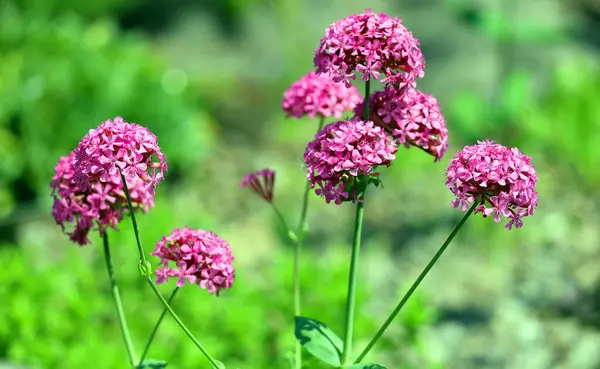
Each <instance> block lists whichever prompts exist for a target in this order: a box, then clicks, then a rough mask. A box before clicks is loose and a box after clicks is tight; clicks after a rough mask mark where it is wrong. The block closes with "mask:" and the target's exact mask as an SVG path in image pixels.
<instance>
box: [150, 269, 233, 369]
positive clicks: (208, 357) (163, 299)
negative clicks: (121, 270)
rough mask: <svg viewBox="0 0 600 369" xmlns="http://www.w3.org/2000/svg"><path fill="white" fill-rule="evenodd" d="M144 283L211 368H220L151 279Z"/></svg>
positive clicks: (218, 363)
mask: <svg viewBox="0 0 600 369" xmlns="http://www.w3.org/2000/svg"><path fill="white" fill-rule="evenodd" d="M146 282H148V284H149V285H150V287H152V291H154V293H155V294H156V297H158V299H159V300H160V302H162V304H163V306H164V307H165V309H166V310H167V311H168V312H169V314H171V316H172V317H173V319H175V322H177V324H178V325H179V327H181V329H182V330H183V332H185V334H186V335H187V336H188V337H189V338H190V340H192V342H194V344H195V345H196V347H198V349H199V350H200V351H201V352H202V353H203V354H204V356H205V357H206V358H207V359H208V361H210V363H211V364H212V366H213V367H214V368H222V367H223V364H222V363H220V362H219V361H217V360H215V359H214V358H213V357H212V356H211V355H210V354H209V353H208V351H206V349H205V348H204V346H202V344H201V343H200V341H198V339H197V338H196V337H194V335H193V334H192V332H191V331H190V330H189V329H188V327H186V326H185V324H184V323H183V321H181V319H180V318H179V316H177V314H176V313H175V311H174V310H173V309H172V308H171V305H169V303H168V302H167V300H165V298H164V296H163V295H162V294H161V293H160V291H159V290H158V288H157V287H156V285H155V284H154V282H153V281H152V278H150V277H149V276H146Z"/></svg>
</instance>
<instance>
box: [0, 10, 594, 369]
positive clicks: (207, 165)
mask: <svg viewBox="0 0 600 369" xmlns="http://www.w3.org/2000/svg"><path fill="white" fill-rule="evenodd" d="M365 7H371V8H373V9H374V10H375V11H386V12H388V13H389V14H393V15H399V16H401V17H402V18H403V19H404V21H405V23H406V24H407V26H408V27H409V28H410V29H411V30H412V31H413V33H414V34H415V35H416V36H417V37H419V39H420V40H421V44H422V47H423V52H424V54H425V56H426V57H427V70H426V77H425V78H424V79H423V80H422V81H419V86H420V88H422V89H423V90H425V91H427V92H429V93H432V94H434V95H435V96H436V97H437V98H438V100H439V101H440V103H441V105H442V112H443V113H444V114H445V116H446V121H447V124H448V129H449V132H450V150H449V153H448V156H447V157H446V158H445V159H444V160H443V161H442V163H439V164H434V163H432V160H430V158H429V157H427V156H425V155H423V153H422V152H419V151H416V150H401V151H400V152H399V153H398V159H397V161H396V163H395V165H394V166H392V167H391V168H389V169H388V170H386V171H385V172H383V175H382V179H383V184H384V187H383V189H378V190H377V191H372V193H371V194H370V195H369V200H368V201H369V203H368V205H367V207H366V212H365V230H364V246H363V247H362V251H361V252H362V255H361V265H360V268H359V272H360V283H359V288H360V291H359V304H358V309H357V318H356V319H357V321H356V333H355V337H356V342H355V343H354V347H355V349H356V350H360V349H361V348H362V347H364V345H366V344H367V342H368V340H369V338H370V336H371V335H372V334H373V333H374V332H375V330H376V329H377V328H378V327H379V325H380V324H381V322H382V321H383V320H384V319H385V317H386V316H387V314H389V312H390V311H391V310H392V309H393V307H394V306H395V304H396V302H397V299H398V298H399V297H400V296H401V295H402V294H403V293H404V292H405V290H406V288H407V287H408V286H409V285H410V283H411V282H412V281H413V280H414V278H415V277H416V276H417V275H418V273H419V272H420V271H421V270H422V268H423V266H424V265H425V264H426V263H427V261H428V260H429V258H430V257H431V255H432V254H433V253H434V252H435V250H436V249H437V247H438V246H439V244H440V243H441V242H442V241H443V239H444V238H445V237H446V236H447V234H448V232H450V230H451V229H452V228H453V227H454V225H455V223H456V222H457V221H458V218H459V217H460V214H459V212H458V211H457V210H456V209H452V208H451V207H450V206H449V202H450V200H451V196H450V194H449V192H448V191H447V190H446V189H445V187H444V167H445V165H446V164H447V162H448V160H449V158H450V156H451V154H452V153H453V152H455V151H456V150H458V149H459V148H460V147H461V146H462V145H464V144H473V143H474V142H475V141H476V140H478V139H484V138H490V139H494V140H497V141H498V142H500V143H502V144H504V145H506V146H518V147H519V148H520V149H521V150H522V151H523V152H524V153H525V154H527V155H529V156H531V157H532V158H533V163H534V165H535V166H536V169H537V171H538V175H539V176H540V180H539V192H540V207H539V209H538V210H537V212H536V215H535V216H534V217H531V218H530V219H526V223H525V226H524V227H523V228H522V229H520V230H519V231H511V232H506V231H505V230H504V229H503V228H502V226H499V225H497V224H494V223H493V222H492V221H491V220H490V219H487V220H482V219H480V218H479V217H474V218H473V219H471V220H470V221H469V223H468V225H467V226H466V227H465V229H464V230H463V231H461V233H460V234H459V235H458V236H457V239H456V240H455V241H454V243H453V245H452V246H451V247H450V249H449V250H448V252H447V254H445V255H444V257H443V258H442V260H440V262H439V263H438V265H437V266H436V268H434V270H433V271H432V272H431V274H430V275H429V276H428V277H427V279H426V280H425V281H424V283H423V285H422V287H420V289H419V293H418V294H417V296H415V297H414V298H413V299H412V300H411V302H410V303H409V304H407V306H406V308H405V310H403V312H402V313H401V314H400V315H399V316H398V318H397V321H395V322H394V324H392V325H391V326H390V329H389V331H388V332H387V333H386V334H385V335H384V336H383V338H382V340H381V342H380V343H379V344H378V345H377V347H376V349H375V350H373V351H372V352H371V353H370V354H369V357H368V359H369V360H370V361H374V362H381V363H385V364H387V365H388V366H389V367H390V368H402V369H412V368H420V369H422V368H430V369H441V368H448V369H453V368H460V369H471V368H473V369H476V368H477V369H480V368H490V369H491V368H519V369H520V368H527V369H547V368H561V369H567V368H569V369H595V368H597V367H598V365H600V354H598V352H597V347H598V345H600V315H599V314H598V311H600V303H598V301H600V299H599V298H598V296H600V271H599V269H598V268H597V265H598V262H600V250H599V249H598V244H600V231H599V230H598V228H597V224H598V222H600V203H599V202H598V189H599V187H600V183H599V180H600V178H599V177H598V176H599V174H598V173H599V172H598V171H597V170H596V168H597V167H598V166H599V165H600V147H599V146H598V145H595V142H596V141H597V139H598V135H599V134H600V107H599V106H598V104H597V103H596V101H598V100H599V99H600V68H599V67H598V66H599V62H598V61H599V60H600V59H599V56H598V50H594V49H590V48H589V45H598V43H597V42H596V41H595V40H597V35H595V34H594V33H593V32H592V31H589V29H592V30H593V29H594V27H593V24H595V23H593V20H594V19H595V18H594V17H595V14H597V12H596V10H594V9H596V7H595V6H594V2H593V0H572V1H570V2H560V1H555V0H535V1H533V0H531V1H530V0H506V1H504V0H503V1H500V0H498V1H483V0H444V1H442V0H427V1H423V0H412V1H406V2H401V3H393V4H391V3H389V2H384V1H383V0H380V1H369V2H364V1H360V0H330V1H328V2H321V1H316V0H308V1H295V0H283V1H267V2H263V1H257V0H207V1H200V2H190V1H188V0H177V1H175V0H173V1H166V0H162V1H150V0H109V1H104V2H77V1H74V0H71V1H62V2H58V1H55V0H20V1H16V0H13V1H8V2H6V1H4V2H2V3H1V4H0V239H3V240H9V242H7V243H5V244H4V245H2V246H0V260H2V261H3V268H0V278H1V280H2V281H3V282H2V284H0V302H1V303H0V366H1V365H2V364H1V362H2V361H3V360H4V361H8V362H9V363H15V364H26V365H28V366H29V367H31V368H51V369H53V368H82V367H86V366H89V363H90V362H93V363H95V365H96V363H98V364H97V365H98V366H100V365H101V367H102V368H120V367H122V366H123V364H124V363H125V360H126V354H125V350H124V347H123V345H122V343H121V339H120V333H119V331H118V325H117V322H116V317H115V314H114V311H113V310H114V307H113V305H112V302H111V300H110V298H109V290H108V288H109V287H108V283H107V280H106V279H107V276H106V271H105V270H104V267H103V263H102V255H101V249H100V248H99V247H97V246H98V242H97V241H98V240H96V242H95V243H94V245H92V246H91V247H87V248H83V249H80V248H77V247H75V246H73V245H70V244H68V243H67V241H66V237H64V235H62V234H61V233H60V230H59V229H58V227H56V226H55V225H54V224H53V223H52V220H51V219H50V217H49V215H48V213H49V211H48V201H49V197H48V196H47V195H48V193H49V189H48V188H47V183H48V182H49V180H50V177H51V175H52V168H53V166H54V164H55V163H56V161H57V160H58V157H59V156H60V155H64V154H66V153H67V152H68V151H69V150H72V149H73V147H74V146H75V144H76V143H77V141H78V140H79V139H80V138H81V137H82V136H83V134H85V132H86V131H87V130H88V129H90V128H92V127H94V126H96V125H97V124H98V123H99V122H100V121H101V120H105V119H108V118H111V117H114V116H115V115H117V114H118V115H122V116H124V117H125V118H126V119H127V120H130V121H134V122H138V123H140V124H143V125H145V126H148V127H149V128H150V129H151V130H152V131H153V132H155V133H156V134H157V135H158V136H159V143H160V144H161V147H162V149H163V151H164V152H165V153H166V154H167V156H168V160H169V167H170V168H169V172H168V175H167V179H166V181H164V184H161V187H160V188H159V191H158V194H157V196H158V197H157V204H156V208H155V209H153V210H152V211H151V212H150V213H149V214H147V215H145V216H143V217H141V219H140V220H139V221H140V225H141V230H142V237H143V240H144V244H145V245H146V248H147V249H148V250H149V249H151V247H152V246H151V245H153V244H154V243H155V242H156V241H157V240H158V239H159V238H160V237H161V236H162V235H163V234H166V233H168V232H170V231H171V230H172V228H174V227H178V226H183V225H189V226H195V227H202V228H206V229H210V230H214V231H216V232H217V233H218V234H219V235H221V236H222V237H224V238H225V239H227V240H228V241H229V242H230V243H231V245H232V247H233V249H234V254H235V257H236V262H235V263H236V264H235V267H236V271H237V279H236V282H235V284H234V288H233V289H232V290H230V291H225V292H224V293H223V295H222V296H221V297H219V298H218V299H216V298H214V296H209V295H208V294H207V293H205V292H204V291H200V290H199V289H193V288H189V289H188V288H185V289H184V290H183V291H182V293H181V294H180V295H179V296H178V297H177V299H176V302H175V309H176V310H177V311H178V312H179V313H180V314H181V316H182V317H183V319H184V321H186V322H189V325H190V327H191V329H192V331H193V332H194V333H197V335H198V336H199V338H200V340H201V341H202V342H203V344H204V345H205V346H206V347H207V348H208V349H209V350H210V352H211V353H212V354H213V355H214V356H215V357H217V358H218V359H220V360H222V361H224V362H225V363H226V364H227V366H228V367H229V368H237V367H239V368H242V369H243V368H254V367H256V368H265V367H281V368H284V367H287V366H286V365H287V359H288V356H287V355H288V354H289V353H290V352H291V351H292V350H293V329H292V324H293V321H292V317H291V315H292V314H291V298H292V297H291V293H289V292H290V290H291V282H292V273H291V272H292V269H291V267H290V266H291V252H290V251H291V250H290V248H289V247H288V245H287V244H286V242H285V235H283V234H281V232H279V230H278V229H277V227H275V225H276V221H275V219H273V214H272V212H271V211H270V209H268V208H267V207H266V206H264V204H262V203H260V202H259V200H258V199H256V198H254V197H253V195H252V194H251V193H249V192H246V191H240V190H239V179H240V178H241V176H242V175H243V174H244V173H245V172H249V171H252V170H256V169H260V168H262V167H270V168H273V169H275V170H276V171H277V189H276V202H277V204H278V205H279V207H280V209H281V210H282V212H283V213H284V215H285V216H286V218H288V221H290V223H291V224H294V221H295V220H297V216H298V215H297V212H298V210H299V209H298V206H299V204H298V202H299V197H300V194H301V192H302V189H303V187H304V182H303V180H304V172H303V170H302V167H301V153H302V152H303V150H304V147H305V144H306V141H307V140H308V139H309V138H310V137H311V136H312V135H313V134H314V130H315V127H316V123H314V122H310V121H308V120H306V119H303V120H299V121H295V120H286V119H284V118H283V114H282V113H281V111H280V110H279V104H280V102H281V96H282V93H283V90H284V89H285V88H287V86H288V85H289V84H290V83H291V82H292V81H294V80H295V79H297V78H298V77H299V76H301V75H303V74H304V73H306V71H307V70H309V69H310V68H312V55H313V54H312V53H313V51H314V49H315V47H316V45H317V43H318V39H319V38H320V37H321V35H322V32H323V29H324V28H325V27H327V26H328V25H329V24H330V23H332V22H333V21H335V20H336V19H339V18H341V17H344V16H347V15H348V14H350V13H353V12H360V11H362V10H363V9H364V8H365ZM590 24H591V25H592V26H590ZM586 30H587V31H586ZM586 45H588V46H586ZM358 86H359V87H362V86H361V85H360V84H358ZM36 198H37V199H38V201H37V203H33V204H32V203H31V200H34V199H36ZM40 199H41V201H40ZM27 207H31V212H32V213H33V214H34V215H35V216H34V217H31V218H22V217H20V216H19V213H20V212H22V211H23V209H24V208H27ZM352 217H353V209H352V206H351V205H344V206H340V207H336V206H328V205H326V204H324V202H323V201H321V200H319V199H317V198H316V197H314V198H312V199H311V208H310V211H309V224H310V235H309V239H308V242H307V246H306V250H304V252H303V258H302V291H303V315H306V316H309V317H313V318H316V319H319V320H322V321H324V322H325V323H327V324H328V325H329V326H330V327H331V328H332V329H333V330H334V331H336V332H337V333H338V334H340V332H341V331H342V324H343V311H344V299H345V293H346V279H347V272H348V271H347V260H348V259H349V251H350V250H349V247H348V245H349V241H350V240H349V238H350V232H349V230H348V226H349V224H351V222H352ZM121 228H122V230H121V232H119V233H114V234H113V235H112V237H111V240H112V244H113V249H114V257H115V259H116V262H117V278H118V279H119V281H120V284H121V290H122V293H123V299H124V303H125V309H126V311H127V316H128V319H129V324H130V326H131V328H132V334H133V338H134V340H135V342H136V343H137V347H139V348H138V350H139V349H141V344H142V343H143V342H145V339H146V337H147V334H148V332H149V330H150V329H151V327H152V325H153V324H154V322H155V319H156V318H157V316H158V315H159V313H160V306H159V305H158V303H157V301H156V300H155V298H153V297H152V293H151V291H149V290H148V289H147V288H146V286H144V285H143V282H142V281H141V280H140V279H139V278H138V277H137V268H136V263H137V259H136V250H135V247H134V242H133V240H134V239H133V235H132V232H131V231H130V229H129V228H130V227H129V222H128V221H126V222H124V223H123V224H122V225H121ZM163 291H164V293H165V294H168V293H169V292H170V291H169V287H167V286H165V287H164V288H163ZM151 357H153V358H156V359H165V360H168V361H169V362H170V365H169V368H171V367H173V368H189V367H203V366H205V365H206V362H205V361H204V359H203V358H202V357H201V355H199V353H198V352H197V350H196V349H195V348H194V347H193V345H192V344H191V343H190V342H189V341H188V340H186V338H185V337H184V336H183V335H182V334H181V332H180V331H179V329H178V327H177V326H176V325H175V324H174V322H172V321H171V320H170V319H166V320H165V324H164V325H163V326H162V327H161V330H160V333H159V336H158V338H157V341H156V342H155V344H154V345H153V348H152V350H151ZM305 357H307V356H305ZM308 360H309V361H307V365H306V367H309V368H319V366H318V365H320V364H318V363H316V362H311V361H310V359H308ZM99 363H101V364H99Z"/></svg>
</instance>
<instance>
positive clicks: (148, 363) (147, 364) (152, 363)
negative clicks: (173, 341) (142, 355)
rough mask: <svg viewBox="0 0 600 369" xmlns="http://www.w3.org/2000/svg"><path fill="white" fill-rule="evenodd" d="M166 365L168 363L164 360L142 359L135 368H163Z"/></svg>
mask: <svg viewBox="0 0 600 369" xmlns="http://www.w3.org/2000/svg"><path fill="white" fill-rule="evenodd" d="M167 365H169V364H168V363H167V362H166V361H164V360H154V359H144V361H142V362H141V363H140V365H138V366H137V367H136V368H137V369H163V368H166V367H167Z"/></svg>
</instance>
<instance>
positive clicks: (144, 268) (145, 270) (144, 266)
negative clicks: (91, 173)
mask: <svg viewBox="0 0 600 369" xmlns="http://www.w3.org/2000/svg"><path fill="white" fill-rule="evenodd" d="M119 174H121V182H122V183H123V189H124V190H125V197H126V198H127V207H128V208H129V215H130V216H131V223H133V232H134V233H135V241H136V242H137V247H138V252H139V254H140V271H141V272H142V274H144V275H149V274H150V272H151V271H150V269H151V268H150V266H149V263H148V261H147V260H146V253H145V252H144V247H143V246H142V240H141V239H140V231H139V229H138V225H137V221H136V220H135V212H134V211H133V203H132V202H131V196H130V195H129V188H128V187H127V181H126V180H125V176H124V175H123V173H122V172H121V171H119Z"/></svg>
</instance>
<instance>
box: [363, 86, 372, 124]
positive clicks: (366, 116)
mask: <svg viewBox="0 0 600 369" xmlns="http://www.w3.org/2000/svg"><path fill="white" fill-rule="evenodd" d="M370 95H371V79H370V78H369V79H368V80H367V81H366V82H365V110H364V112H363V117H364V120H370V119H369V118H370V117H369V103H370V102H371V100H370V99H369V97H370Z"/></svg>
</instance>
